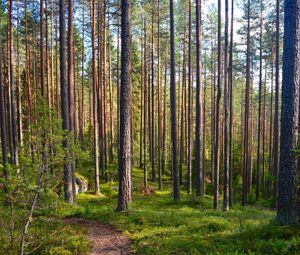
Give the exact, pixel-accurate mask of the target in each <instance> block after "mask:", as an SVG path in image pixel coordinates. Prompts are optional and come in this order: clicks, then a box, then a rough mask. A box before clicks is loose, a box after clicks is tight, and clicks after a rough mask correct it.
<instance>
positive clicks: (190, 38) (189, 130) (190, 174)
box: [187, 0, 193, 194]
mask: <svg viewBox="0 0 300 255" xmlns="http://www.w3.org/2000/svg"><path fill="white" fill-rule="evenodd" d="M191 1H192V0H189V49H188V94H189V96H188V147H187V151H188V154H187V155H188V159H187V172H188V194H192V144H193V140H192V137H193V136H192V129H193V126H192V114H193V111H192V90H193V87H192V83H193V81H192V2H191Z"/></svg>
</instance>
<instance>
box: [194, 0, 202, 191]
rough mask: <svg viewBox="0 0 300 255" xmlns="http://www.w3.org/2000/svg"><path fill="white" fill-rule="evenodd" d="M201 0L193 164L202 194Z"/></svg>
mask: <svg viewBox="0 0 300 255" xmlns="http://www.w3.org/2000/svg"><path fill="white" fill-rule="evenodd" d="M201 11H202V9H201V0H196V55H197V57H196V59H197V60H196V130H195V134H196V143H195V146H196V148H195V150H196V152H195V164H196V177H197V178H196V195H197V196H201V197H202V196H203V195H204V172H203V163H202V161H203V158H202V150H203V146H202V142H203V141H202V132H203V119H202V118H203V113H202V111H203V109H202V79H201V75H202V73H201V72H202V60H201V59H202V46H201V40H202V21H201V16H202V15H201Z"/></svg>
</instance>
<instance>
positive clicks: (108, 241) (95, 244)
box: [64, 218, 131, 255]
mask: <svg viewBox="0 0 300 255" xmlns="http://www.w3.org/2000/svg"><path fill="white" fill-rule="evenodd" d="M64 222H65V223H66V224H70V225H78V226H81V227H84V228H85V229H86V230H87V238H88V239H89V241H90V243H91V246H92V250H91V252H89V253H88V255H129V254H131V252H130V246H131V241H130V239H129V238H128V236H126V235H123V234H122V232H120V231H118V230H117V229H116V228H114V227H113V226H110V225H107V224H103V223H101V222H99V221H91V220H86V219H80V218H68V219H65V220H64Z"/></svg>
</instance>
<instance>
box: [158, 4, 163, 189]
mask: <svg viewBox="0 0 300 255" xmlns="http://www.w3.org/2000/svg"><path fill="white" fill-rule="evenodd" d="M160 82H161V81H160V0H157V129H158V130H157V133H158V139H157V141H158V144H157V147H158V150H157V158H158V188H159V190H161V189H162V169H161V144H162V143H161V103H160V100H161V86H160Z"/></svg>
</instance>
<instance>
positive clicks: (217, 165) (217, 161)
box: [214, 0, 222, 209]
mask: <svg viewBox="0 0 300 255" xmlns="http://www.w3.org/2000/svg"><path fill="white" fill-rule="evenodd" d="M221 40H222V38H221V0H218V92H217V102H216V119H215V122H216V124H215V125H216V126H215V128H216V137H215V162H214V209H218V200H219V168H220V146H219V143H220V103H221V93H222V91H221V82H222V63H221V62H222V61H221V43H222V42H221Z"/></svg>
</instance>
